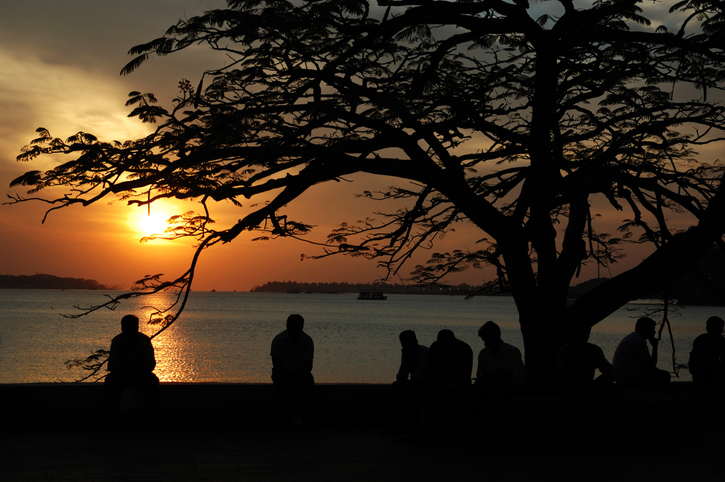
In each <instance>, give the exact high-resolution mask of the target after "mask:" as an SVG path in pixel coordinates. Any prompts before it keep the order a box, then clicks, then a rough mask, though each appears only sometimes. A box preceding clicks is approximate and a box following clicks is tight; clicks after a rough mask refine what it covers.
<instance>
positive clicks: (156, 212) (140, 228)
mask: <svg viewBox="0 0 725 482" xmlns="http://www.w3.org/2000/svg"><path fill="white" fill-rule="evenodd" d="M176 214H179V213H178V212H177V210H176V209H174V207H173V206H162V205H159V206H157V205H156V203H154V204H153V205H152V206H151V210H150V211H149V210H147V209H146V208H139V209H132V210H131V212H129V216H128V224H129V226H130V228H131V229H132V230H133V233H134V235H137V236H138V237H144V236H151V235H153V234H163V233H164V231H165V230H166V228H167V227H168V226H169V225H168V223H167V221H168V219H169V218H170V217H172V216H174V215H176Z"/></svg>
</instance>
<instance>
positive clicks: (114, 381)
mask: <svg viewBox="0 0 725 482" xmlns="http://www.w3.org/2000/svg"><path fill="white" fill-rule="evenodd" d="M138 325H139V321H138V317H136V316H134V315H126V316H124V317H123V318H121V333H120V334H118V335H116V336H115V337H114V338H113V340H111V351H110V353H109V355H108V372H109V373H108V375H107V376H106V380H105V390H106V397H107V400H108V402H109V404H110V407H111V410H112V411H114V412H115V411H120V412H121V413H122V414H125V413H128V412H133V411H138V410H139V409H141V408H142V407H143V406H144V405H148V404H151V403H154V402H155V400H156V396H157V392H158V385H159V379H158V378H157V377H156V375H154V373H153V370H154V368H156V357H155V355H154V347H153V345H152V344H151V339H150V338H149V337H148V336H146V335H145V334H143V333H140V332H139V331H138Z"/></svg>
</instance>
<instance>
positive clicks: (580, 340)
mask: <svg viewBox="0 0 725 482" xmlns="http://www.w3.org/2000/svg"><path fill="white" fill-rule="evenodd" d="M591 333H592V327H591V326H589V325H581V326H578V327H577V329H576V330H575V331H574V340H573V341H574V343H577V344H580V345H583V344H585V343H587V342H588V341H589V335H591Z"/></svg>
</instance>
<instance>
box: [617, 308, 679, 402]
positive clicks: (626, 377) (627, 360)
mask: <svg viewBox="0 0 725 482" xmlns="http://www.w3.org/2000/svg"><path fill="white" fill-rule="evenodd" d="M656 326H657V323H656V322H655V321H654V320H653V319H651V318H646V317H644V318H640V319H638V320H637V323H636V324H635V327H634V331H633V332H632V333H630V334H629V335H627V336H625V337H624V339H622V341H621V342H619V345H618V346H617V349H616V350H615V351H614V357H613V359H612V365H614V371H615V374H616V376H617V378H618V379H619V381H621V382H622V384H623V385H624V386H625V387H633V388H642V389H645V390H652V391H658V392H664V391H666V390H667V387H668V385H669V382H670V374H669V373H668V372H666V371H664V370H660V369H658V368H657V345H658V343H659V340H657V338H656V337H655V327H656ZM648 341H649V343H650V345H651V346H652V353H650V351H649V349H648V348H647V342H648Z"/></svg>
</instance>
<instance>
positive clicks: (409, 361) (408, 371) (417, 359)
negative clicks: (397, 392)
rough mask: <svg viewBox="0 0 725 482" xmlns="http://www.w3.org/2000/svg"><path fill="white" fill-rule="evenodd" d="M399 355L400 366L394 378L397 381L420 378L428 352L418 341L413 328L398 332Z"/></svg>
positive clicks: (422, 375) (422, 374) (421, 377)
mask: <svg viewBox="0 0 725 482" xmlns="http://www.w3.org/2000/svg"><path fill="white" fill-rule="evenodd" d="M398 338H399V339H400V345H401V347H402V349H401V355H400V368H399V369H398V374H397V376H396V377H395V379H396V380H397V381H398V382H403V381H406V380H422V379H423V378H424V372H425V360H426V356H427V354H428V347H427V346H425V345H421V344H419V343H418V338H417V337H416V336H415V332H414V331H413V330H405V331H403V332H401V333H400V336H399V337H398Z"/></svg>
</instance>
